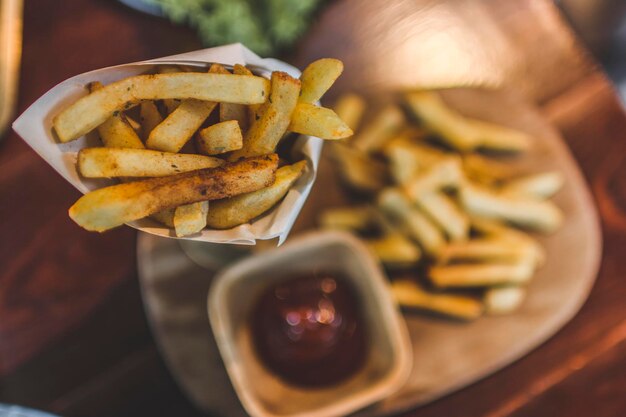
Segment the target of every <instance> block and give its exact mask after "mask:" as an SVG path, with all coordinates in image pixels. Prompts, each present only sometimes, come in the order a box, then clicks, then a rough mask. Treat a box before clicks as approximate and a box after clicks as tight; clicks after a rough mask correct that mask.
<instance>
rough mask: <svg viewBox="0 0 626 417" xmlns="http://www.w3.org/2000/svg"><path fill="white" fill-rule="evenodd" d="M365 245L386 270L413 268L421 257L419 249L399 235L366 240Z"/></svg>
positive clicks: (394, 234) (392, 234) (393, 234)
mask: <svg viewBox="0 0 626 417" xmlns="http://www.w3.org/2000/svg"><path fill="white" fill-rule="evenodd" d="M365 244H366V245H367V247H369V248H370V250H371V251H372V252H373V253H374V254H375V255H376V257H377V258H378V259H379V260H380V262H382V263H383V264H384V265H385V266H386V267H388V268H407V267H411V266H415V264H417V262H419V260H420V258H421V257H422V253H421V251H420V249H419V248H418V247H417V246H415V245H414V244H413V243H411V241H410V240H409V239H407V238H405V237H404V236H402V235H401V234H399V233H391V234H388V235H386V236H384V237H382V238H378V239H366V240H365Z"/></svg>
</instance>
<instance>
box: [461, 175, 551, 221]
mask: <svg viewBox="0 0 626 417" xmlns="http://www.w3.org/2000/svg"><path fill="white" fill-rule="evenodd" d="M460 197H461V198H460V199H461V204H462V205H463V206H464V207H465V210H466V211H467V212H468V213H470V214H472V215H476V216H482V217H487V218H492V219H500V220H505V221H508V222H511V223H514V224H516V225H519V226H522V227H525V228H529V229H533V230H537V231H540V232H544V233H550V232H553V231H555V230H556V229H557V228H558V227H559V226H560V225H561V223H562V221H563V214H562V213H561V211H560V210H559V209H558V207H557V206H556V205H555V204H554V203H552V202H551V201H543V200H535V199H529V198H524V197H519V196H510V195H502V194H498V193H495V192H493V191H491V190H489V189H487V188H484V187H479V186H477V185H474V184H470V183H469V182H466V183H465V184H464V185H463V187H461V189H460Z"/></svg>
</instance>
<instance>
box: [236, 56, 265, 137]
mask: <svg viewBox="0 0 626 417" xmlns="http://www.w3.org/2000/svg"><path fill="white" fill-rule="evenodd" d="M233 74H235V75H254V74H252V71H250V70H249V69H248V68H246V67H244V66H243V65H240V64H235V66H234V67H233ZM262 106H263V105H262V104H250V105H248V106H247V114H248V124H247V125H246V126H247V127H249V126H252V124H253V123H254V122H255V121H256V120H257V119H260V118H261V114H262V113H263V112H262V111H261V107H262ZM247 127H246V129H243V130H248V129H247Z"/></svg>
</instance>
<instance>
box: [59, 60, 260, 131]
mask: <svg viewBox="0 0 626 417" xmlns="http://www.w3.org/2000/svg"><path fill="white" fill-rule="evenodd" d="M268 93H269V81H268V80H266V79H265V78H262V77H256V76H249V75H232V74H202V73H195V72H183V73H176V74H153V75H137V76H134V77H129V78H125V79H123V80H120V81H117V82H114V83H112V84H109V85H107V86H105V87H103V88H102V89H100V90H98V91H94V92H93V93H91V94H89V95H87V96H85V97H82V98H80V99H78V100H77V101H76V102H74V103H73V104H71V105H70V106H68V107H67V108H66V109H64V110H63V111H62V112H61V113H59V114H58V115H57V116H56V117H55V119H54V121H53V125H54V130H55V131H56V133H57V135H58V137H59V139H60V141H61V142H69V141H71V140H74V139H78V138H79V137H81V136H82V135H84V134H85V133H87V132H89V131H91V130H92V129H94V128H96V127H97V126H98V125H100V124H101V123H103V122H104V121H105V120H107V119H108V118H109V117H111V116H112V115H114V113H115V112H119V111H123V110H128V109H129V108H131V107H133V106H135V105H137V104H139V102H140V101H142V100H158V99H164V98H179V99H196V100H203V101H217V102H226V103H238V104H260V103H263V102H265V100H266V99H267V95H268Z"/></svg>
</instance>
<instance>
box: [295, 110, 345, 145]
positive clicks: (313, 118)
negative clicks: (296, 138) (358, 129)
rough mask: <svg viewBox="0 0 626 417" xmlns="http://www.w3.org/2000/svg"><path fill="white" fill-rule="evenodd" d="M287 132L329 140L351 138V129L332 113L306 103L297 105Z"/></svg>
mask: <svg viewBox="0 0 626 417" xmlns="http://www.w3.org/2000/svg"><path fill="white" fill-rule="evenodd" d="M287 130H289V131H291V132H295V133H300V134H302V135H309V136H315V137H318V138H320V139H329V140H335V139H343V138H347V137H349V136H352V129H350V128H349V127H348V125H346V124H345V123H344V122H343V120H341V119H340V118H339V116H337V114H335V112H334V111H332V110H331V109H327V108H325V107H318V106H314V105H312V104H307V103H298V105H297V106H296V109H295V111H294V112H293V116H292V117H291V121H290V123H289V127H288V128H287Z"/></svg>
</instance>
